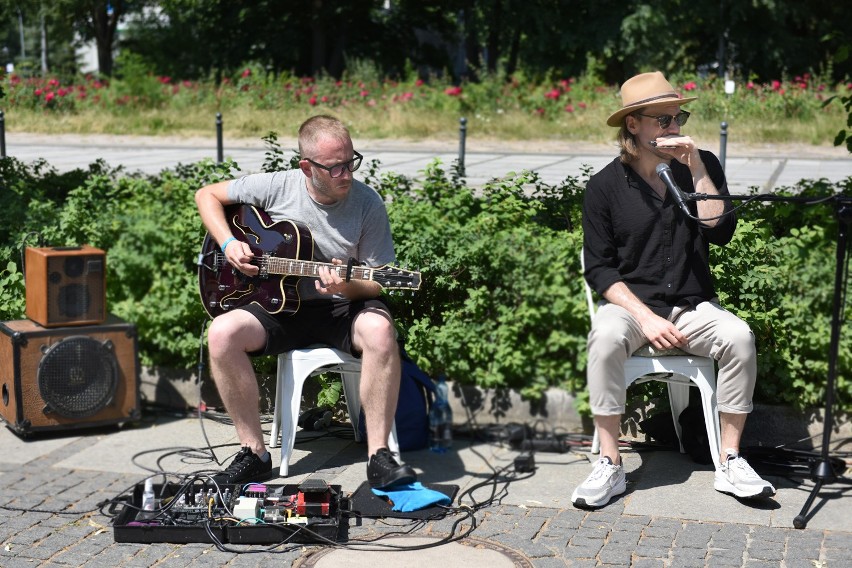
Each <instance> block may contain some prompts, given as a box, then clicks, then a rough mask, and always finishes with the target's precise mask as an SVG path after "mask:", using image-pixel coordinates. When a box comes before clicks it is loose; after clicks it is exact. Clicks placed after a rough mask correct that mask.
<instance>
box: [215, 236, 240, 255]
mask: <svg viewBox="0 0 852 568" xmlns="http://www.w3.org/2000/svg"><path fill="white" fill-rule="evenodd" d="M235 240H237V237H228V238H227V239H225V242H224V243H222V246H221V247H219V248H221V249H222V254H225V249H226V248H228V245H229V244H231V241H235Z"/></svg>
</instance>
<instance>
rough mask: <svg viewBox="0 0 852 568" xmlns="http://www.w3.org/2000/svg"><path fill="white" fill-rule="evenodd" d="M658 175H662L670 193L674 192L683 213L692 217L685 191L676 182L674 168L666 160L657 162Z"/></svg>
mask: <svg viewBox="0 0 852 568" xmlns="http://www.w3.org/2000/svg"><path fill="white" fill-rule="evenodd" d="M657 175H658V176H660V179H661V180H663V183H664V184H666V187H667V188H668V190H669V193H671V194H672V197H673V198H674V200H675V203H677V206H678V207H680V210H681V211H683V214H684V215H686V216H687V217H690V218H692V213H690V211H689V207H687V206H686V201H685V200H684V198H683V192H682V191H681V190H680V188H679V187H678V186H677V184H676V183H675V180H674V175H672V169H671V168H670V167H669V165H668V164H666V163H665V162H663V163H661V164H657Z"/></svg>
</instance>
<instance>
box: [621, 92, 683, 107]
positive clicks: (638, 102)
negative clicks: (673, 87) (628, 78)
mask: <svg viewBox="0 0 852 568" xmlns="http://www.w3.org/2000/svg"><path fill="white" fill-rule="evenodd" d="M672 98H673V99H678V100H679V99H680V97H679V96H677V93H666V94H665V95H657V96H656V97H651V98H650V99H642V100H641V101H636V102H632V103H630V104H629V105H624V108H627V107H632V106H637V105H644V104H647V103H650V102H654V101H657V100H660V99H672Z"/></svg>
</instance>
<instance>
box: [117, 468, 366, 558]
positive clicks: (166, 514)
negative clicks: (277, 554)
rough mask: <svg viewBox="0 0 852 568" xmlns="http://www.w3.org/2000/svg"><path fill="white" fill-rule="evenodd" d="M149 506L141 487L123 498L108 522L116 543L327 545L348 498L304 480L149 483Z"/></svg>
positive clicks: (334, 536)
mask: <svg viewBox="0 0 852 568" xmlns="http://www.w3.org/2000/svg"><path fill="white" fill-rule="evenodd" d="M152 488H153V491H154V496H155V498H154V502H153V507H151V506H150V505H149V506H148V508H145V507H144V506H143V502H145V501H144V500H143V493H144V484H138V485H136V486H135V487H134V490H133V495H132V497H130V498H127V497H125V498H124V500H123V501H124V502H123V504H122V505H121V510H120V511H119V512H118V514H117V516H116V517H115V519H114V520H113V532H114V536H115V541H116V542H137V543H154V542H170V543H189V542H207V543H216V542H219V543H232V544H274V543H279V542H298V543H312V542H314V543H323V542H324V543H327V542H328V541H329V540H331V541H337V540H338V537H339V534H340V522H341V517H342V515H343V513H344V512H346V511H348V508H349V500H348V498H346V497H344V496H342V494H341V491H340V486H339V485H329V484H328V483H326V482H325V481H323V480H321V479H308V480H305V481H304V482H302V483H301V484H299V485H266V484H263V483H249V484H246V485H219V486H216V485H215V484H213V483H211V482H202V481H200V480H196V481H195V482H192V483H190V482H187V483H186V484H177V483H166V484H164V485H157V484H154V485H153V486H152Z"/></svg>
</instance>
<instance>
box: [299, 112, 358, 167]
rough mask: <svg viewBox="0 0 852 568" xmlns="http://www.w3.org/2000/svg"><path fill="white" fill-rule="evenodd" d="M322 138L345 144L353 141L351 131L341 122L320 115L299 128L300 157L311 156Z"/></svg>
mask: <svg viewBox="0 0 852 568" xmlns="http://www.w3.org/2000/svg"><path fill="white" fill-rule="evenodd" d="M321 138H334V139H336V140H338V141H340V142H341V143H344V144H345V143H347V142H350V141H351V140H352V137H351V136H350V135H349V129H348V128H346V125H345V124H343V123H342V122H340V120H338V119H336V118H335V117H333V116H329V115H327V114H318V115H316V116H312V117H311V118H309V119H307V120H306V121H305V122H303V123H302V125H301V126H300V127H299V155H300V156H302V157H303V158H304V157H307V156H309V153H312V152H313V150H314V147H315V146H316V144H317V143H318V142H319V140H320V139H321Z"/></svg>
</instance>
